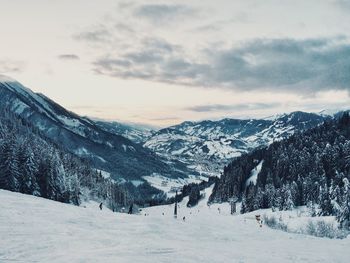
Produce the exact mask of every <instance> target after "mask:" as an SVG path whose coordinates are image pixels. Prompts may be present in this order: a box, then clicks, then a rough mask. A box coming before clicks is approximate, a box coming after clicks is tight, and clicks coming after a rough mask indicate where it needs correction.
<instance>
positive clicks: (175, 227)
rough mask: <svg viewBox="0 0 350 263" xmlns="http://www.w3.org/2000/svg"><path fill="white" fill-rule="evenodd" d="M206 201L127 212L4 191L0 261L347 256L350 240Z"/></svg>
mask: <svg viewBox="0 0 350 263" xmlns="http://www.w3.org/2000/svg"><path fill="white" fill-rule="evenodd" d="M210 190H211V189H207V190H206V199H207V197H208V195H209V194H210ZM206 199H205V200H204V201H201V202H200V204H199V205H198V206H197V207H195V208H192V209H189V208H186V207H185V202H186V201H187V200H184V202H182V203H180V204H179V209H178V211H179V215H178V219H174V218H173V215H172V213H173V205H169V206H159V207H151V208H147V209H145V210H144V211H143V212H142V214H141V215H127V214H120V213H112V212H111V211H110V210H108V209H106V208H104V209H103V210H102V211H100V210H99V209H98V203H95V202H90V203H86V204H84V206H85V207H75V206H73V205H68V204H62V203H59V202H54V201H50V200H46V199H42V198H38V197H34V196H29V195H23V194H18V193H12V192H8V191H4V190H0V201H1V202H0V211H1V213H0V233H1V239H0V262H4V263H6V262H72V263H74V262H106V263H108V262H118V263H123V262H145V263H146V262H188V263H190V262H202V263H206V262H210V263H211V262H271V263H273V262H278V263H280V262H339V263H342V262H344V263H345V262H348V261H349V257H350V252H349V249H348V248H349V245H350V239H349V238H346V239H342V240H333V239H327V238H316V237H311V236H306V235H302V234H290V233H285V232H282V231H278V230H273V229H270V228H268V227H265V226H263V227H262V228H260V227H259V226H258V224H257V223H256V222H255V220H254V215H252V214H248V215H242V216H241V215H240V216H231V215H229V206H228V204H221V205H212V206H211V207H210V208H209V207H207V205H206ZM219 207H220V209H221V213H220V214H219V212H218V209H217V208H219ZM144 213H146V214H148V216H144ZM162 213H164V215H162ZM183 216H185V217H186V220H185V221H183V220H182V217H183Z"/></svg>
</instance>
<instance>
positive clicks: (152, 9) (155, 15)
mask: <svg viewBox="0 0 350 263" xmlns="http://www.w3.org/2000/svg"><path fill="white" fill-rule="evenodd" d="M194 13H195V11H194V9H193V8H191V7H188V6H185V5H170V4H145V5H140V6H138V7H136V9H135V11H134V15H135V16H137V17H142V18H145V19H147V20H149V21H150V22H152V23H159V22H162V23H163V22H169V21H172V20H174V19H175V18H179V17H184V16H189V15H193V14H194ZM159 25H161V24H159Z"/></svg>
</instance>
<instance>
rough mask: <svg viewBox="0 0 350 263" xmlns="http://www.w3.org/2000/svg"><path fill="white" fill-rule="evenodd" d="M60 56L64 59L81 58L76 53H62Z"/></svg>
mask: <svg viewBox="0 0 350 263" xmlns="http://www.w3.org/2000/svg"><path fill="white" fill-rule="evenodd" d="M58 58H59V59H62V60H79V59H80V57H79V56H78V55H75V54H61V55H59V56H58Z"/></svg>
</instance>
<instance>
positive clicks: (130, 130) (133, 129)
mask: <svg viewBox="0 0 350 263" xmlns="http://www.w3.org/2000/svg"><path fill="white" fill-rule="evenodd" d="M94 122H95V123H96V125H97V126H99V127H100V128H101V129H104V130H105V131H108V132H110V133H114V134H117V135H121V136H123V137H125V138H128V139H129V140H131V141H133V142H136V143H142V142H143V141H145V140H147V138H148V137H150V136H151V135H152V133H153V129H152V128H151V127H148V126H144V125H143V126H141V125H138V124H125V123H121V122H116V121H104V120H94Z"/></svg>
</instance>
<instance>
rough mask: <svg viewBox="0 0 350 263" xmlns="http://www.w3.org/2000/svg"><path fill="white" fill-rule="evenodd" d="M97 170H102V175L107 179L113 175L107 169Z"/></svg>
mask: <svg viewBox="0 0 350 263" xmlns="http://www.w3.org/2000/svg"><path fill="white" fill-rule="evenodd" d="M97 172H100V173H101V175H102V177H103V178H105V179H107V178H110V177H111V174H110V173H109V172H106V171H103V170H99V169H97Z"/></svg>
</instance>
